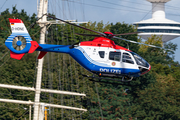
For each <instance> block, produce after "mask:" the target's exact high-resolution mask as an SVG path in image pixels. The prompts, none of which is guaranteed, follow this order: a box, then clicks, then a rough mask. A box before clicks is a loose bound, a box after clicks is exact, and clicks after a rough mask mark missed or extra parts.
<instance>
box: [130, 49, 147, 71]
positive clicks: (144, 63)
mask: <svg viewBox="0 0 180 120" xmlns="http://www.w3.org/2000/svg"><path fill="white" fill-rule="evenodd" d="M131 53H132V55H133V56H134V59H135V60H136V63H137V64H138V65H141V66H144V67H147V68H148V67H149V64H148V62H146V61H145V60H144V59H143V58H142V57H140V56H139V55H138V54H136V53H133V52H131Z"/></svg>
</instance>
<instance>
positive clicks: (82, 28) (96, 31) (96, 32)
mask: <svg viewBox="0 0 180 120" xmlns="http://www.w3.org/2000/svg"><path fill="white" fill-rule="evenodd" d="M46 15H47V16H48V17H50V18H53V19H56V20H60V21H62V22H64V23H67V24H69V25H73V26H76V27H79V28H82V29H85V30H88V31H91V32H94V33H97V34H100V35H102V36H104V37H105V36H106V34H104V33H102V32H97V31H94V30H91V29H88V28H85V27H82V26H79V25H76V24H73V23H70V22H67V21H65V20H62V19H59V18H56V17H53V16H50V15H48V14H46Z"/></svg>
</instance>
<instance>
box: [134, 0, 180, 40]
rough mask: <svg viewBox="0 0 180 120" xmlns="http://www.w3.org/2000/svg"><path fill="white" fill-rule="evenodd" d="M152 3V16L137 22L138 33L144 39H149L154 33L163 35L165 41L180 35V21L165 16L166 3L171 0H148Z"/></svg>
mask: <svg viewBox="0 0 180 120" xmlns="http://www.w3.org/2000/svg"><path fill="white" fill-rule="evenodd" d="M147 1H149V2H151V3H152V18H151V19H148V20H142V21H140V22H135V23H134V25H136V26H137V27H138V32H143V33H139V34H138V35H139V36H141V37H142V38H143V39H146V40H147V39H148V37H151V35H152V34H155V35H157V36H161V35H162V41H163V42H164V43H165V42H167V41H170V40H172V39H174V38H176V37H179V36H180V23H179V22H175V21H173V20H169V19H166V18H165V3H166V2H169V1H170V0H147Z"/></svg>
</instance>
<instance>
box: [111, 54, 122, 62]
mask: <svg viewBox="0 0 180 120" xmlns="http://www.w3.org/2000/svg"><path fill="white" fill-rule="evenodd" d="M120 59H121V52H109V60H115V61H120Z"/></svg>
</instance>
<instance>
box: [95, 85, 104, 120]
mask: <svg viewBox="0 0 180 120" xmlns="http://www.w3.org/2000/svg"><path fill="white" fill-rule="evenodd" d="M95 86H96V92H97V97H98V102H99V109H100V111H101V117H102V120H103V113H102V108H101V102H100V98H99V93H98V88H97V83H96V82H95Z"/></svg>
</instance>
